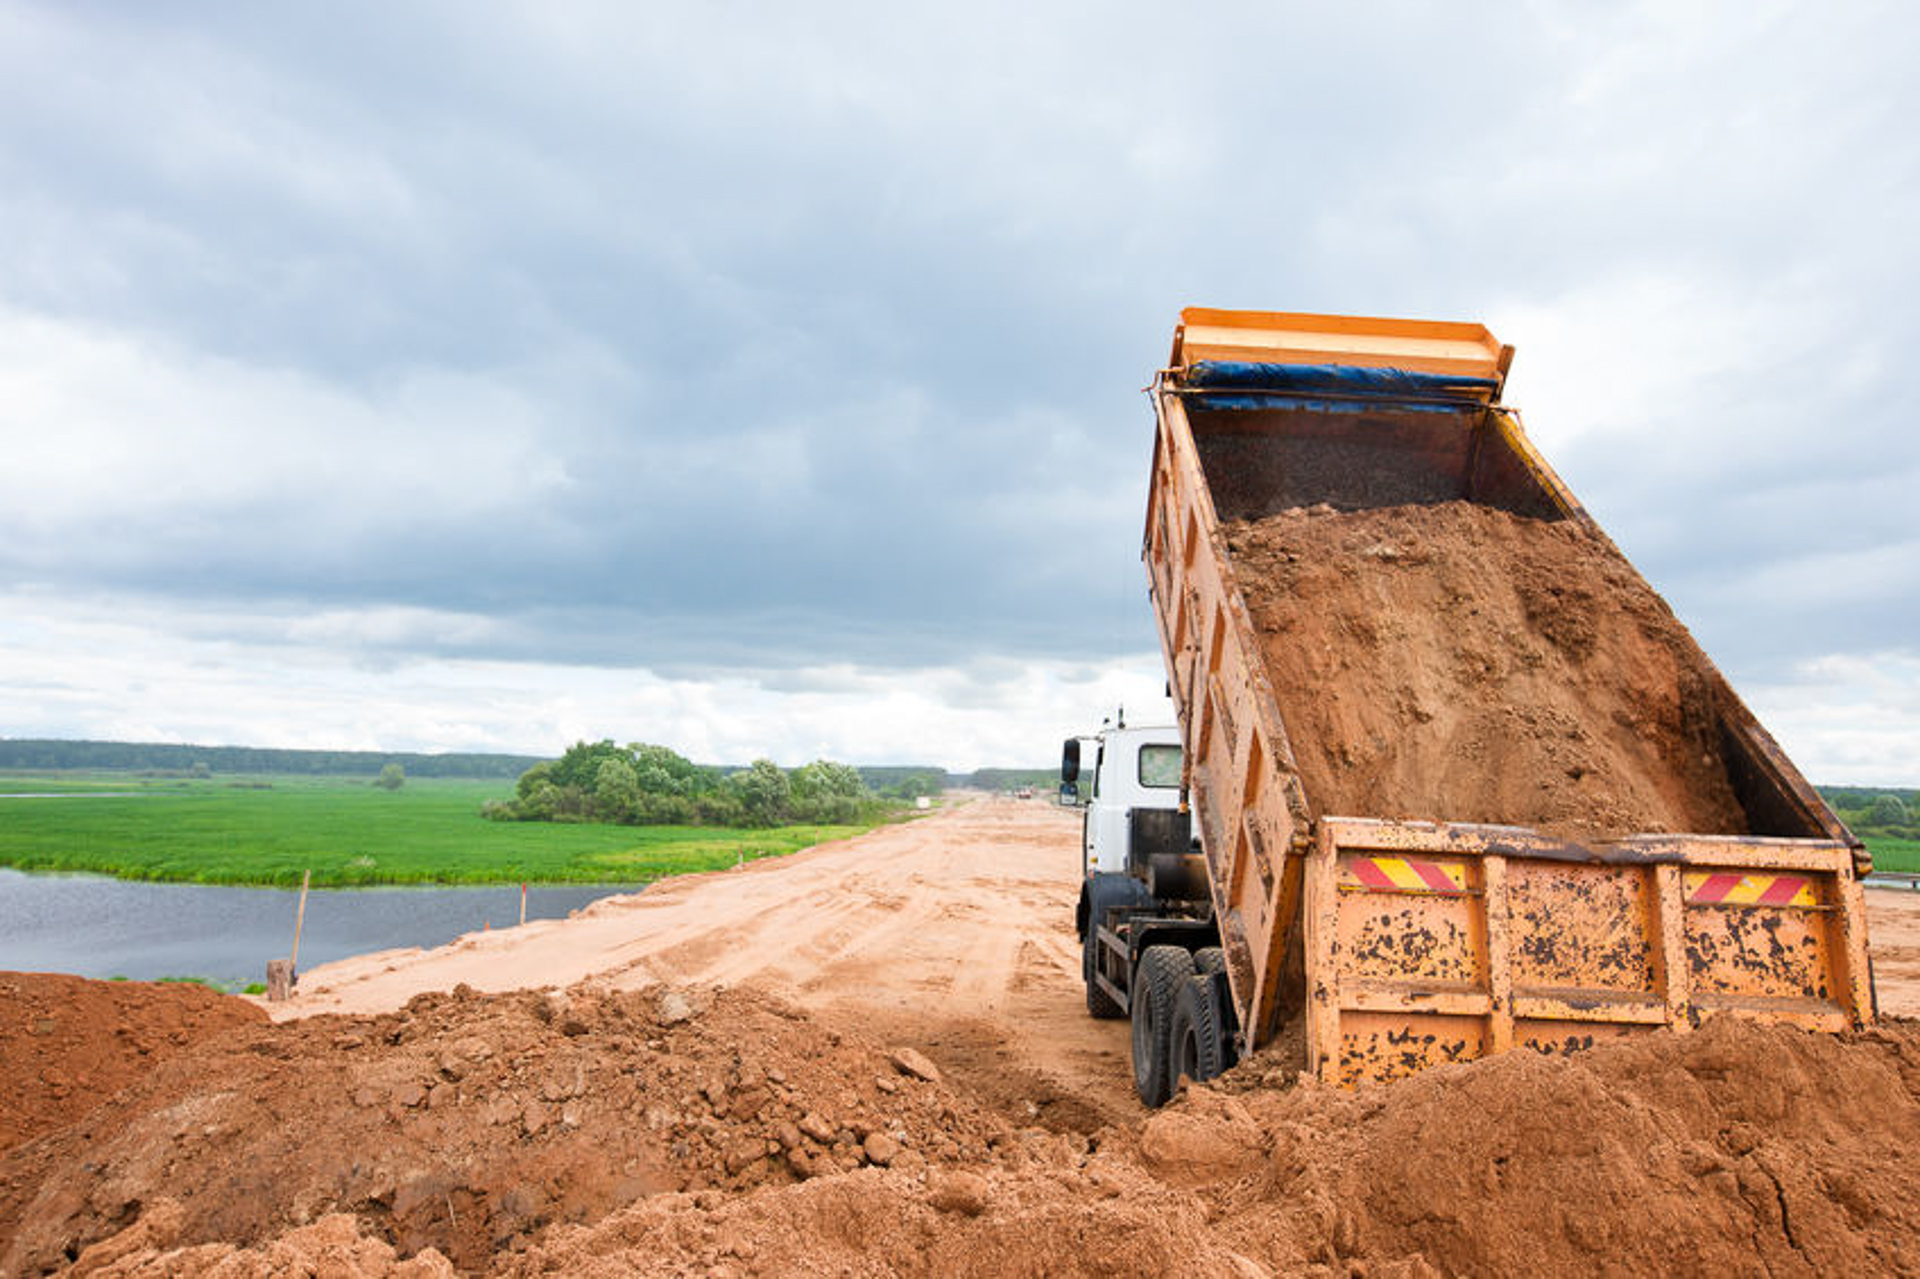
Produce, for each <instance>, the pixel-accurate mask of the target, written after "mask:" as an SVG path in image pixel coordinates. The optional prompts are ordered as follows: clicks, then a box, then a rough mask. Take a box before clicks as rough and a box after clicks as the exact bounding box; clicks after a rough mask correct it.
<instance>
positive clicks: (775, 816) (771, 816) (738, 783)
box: [726, 759, 793, 826]
mask: <svg viewBox="0 0 1920 1279" xmlns="http://www.w3.org/2000/svg"><path fill="white" fill-rule="evenodd" d="M726 790H727V791H728V792H729V793H730V794H731V795H732V796H733V797H734V798H736V799H737V800H738V801H739V804H740V816H741V819H742V821H744V822H745V824H746V825H748V826H778V825H779V824H780V823H781V822H784V821H786V820H787V819H788V818H789V817H790V816H791V815H792V808H793V785H792V783H790V782H789V781H788V780H787V775H786V773H784V772H782V771H781V769H780V766H779V765H778V764H776V763H774V762H773V761H772V760H770V759H756V760H754V761H753V765H752V766H751V767H750V768H746V769H744V770H742V771H740V772H738V773H734V774H733V775H732V776H730V777H728V778H727V780H726Z"/></svg>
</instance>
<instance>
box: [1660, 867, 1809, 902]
mask: <svg viewBox="0 0 1920 1279" xmlns="http://www.w3.org/2000/svg"><path fill="white" fill-rule="evenodd" d="M1686 885H1687V904H1688V905H1689V906H1818V905H1819V904H1820V899H1819V898H1818V897H1817V896H1815V895H1814V891H1813V881H1812V880H1811V879H1808V878H1807V877H1806V876H1805V875H1761V874H1753V875H1740V874H1736V873H1734V872H1733V871H1713V872H1706V871H1690V872H1688V874H1687V876H1686Z"/></svg>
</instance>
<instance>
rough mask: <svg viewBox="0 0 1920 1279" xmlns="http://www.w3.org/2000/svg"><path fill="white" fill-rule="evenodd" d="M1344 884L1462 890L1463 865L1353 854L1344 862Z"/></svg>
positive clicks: (1389, 889) (1416, 890) (1391, 889)
mask: <svg viewBox="0 0 1920 1279" xmlns="http://www.w3.org/2000/svg"><path fill="white" fill-rule="evenodd" d="M1346 870H1347V874H1348V876H1350V878H1348V879H1347V880H1346V882H1345V884H1344V885H1343V886H1344V887H1350V888H1351V887H1360V888H1371V889H1375V890H1379V891H1383V892H1414V893H1455V894H1457V893H1464V892H1466V891H1467V869H1466V867H1465V866H1462V865H1461V864H1460V863H1458V862H1430V861H1419V860H1415V859H1414V858H1411V857H1354V858H1350V859H1349V860H1348V861H1347V863H1346Z"/></svg>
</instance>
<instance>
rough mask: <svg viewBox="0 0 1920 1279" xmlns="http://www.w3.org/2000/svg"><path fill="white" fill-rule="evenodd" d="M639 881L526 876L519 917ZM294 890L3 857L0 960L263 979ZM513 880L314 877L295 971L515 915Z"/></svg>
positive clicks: (28, 968)
mask: <svg viewBox="0 0 1920 1279" xmlns="http://www.w3.org/2000/svg"><path fill="white" fill-rule="evenodd" d="M639 889H640V886H639V885H637V884H627V885H619V884H564V885H552V886H542V885H534V886H533V887H531V888H530V889H529V890H528V892H527V919H528V920H529V921H532V920H535V919H560V918H564V917H565V916H566V914H567V913H568V912H569V911H573V910H578V909H579V908H580V907H582V906H585V905H586V904H587V903H589V902H592V901H597V900H598V899H600V898H602V897H607V896H610V895H612V894H615V893H631V892H638V891H639ZM299 900H300V892H299V890H298V889H286V888H233V887H228V886H224V885H214V884H149V883H141V882H137V881H134V880H124V879H112V878H108V877H106V876H101V875H64V874H37V873H35V874H28V873H24V872H21V871H17V870H8V869H5V868H0V970H12V971H20V972H60V973H78V974H79V975H80V976H82V977H128V978H132V979H134V980H136V981H151V980H153V979H155V978H158V977H206V978H211V979H212V980H215V981H220V982H242V983H244V982H255V981H264V980H265V979H266V972H267V961H268V960H269V959H280V958H285V957H286V956H287V955H288V954H289V953H290V952H291V950H292V949H293V922H294V914H295V911H296V907H297V906H298V903H299ZM519 913H520V888H519V886H518V885H513V884H500V885H487V886H484V887H475V888H316V889H314V890H313V891H312V892H311V893H309V894H308V895H307V917H306V924H305V927H304V929H303V930H302V932H301V937H300V968H301V969H302V971H305V970H307V969H311V968H314V967H316V966H317V965H320V964H324V963H328V962H330V961H332V960H335V959H345V958H346V957H348V956H349V955H361V954H365V953H366V952H368V951H374V950H391V949H393V948H395V947H399V946H421V947H431V946H439V945H443V944H445V943H446V942H450V941H452V940H453V939H454V938H455V937H458V936H459V935H460V934H462V933H467V932H473V931H475V930H477V929H480V928H482V927H485V926H487V925H491V926H493V927H495V928H504V927H510V926H511V925H512V924H513V923H514V922H515V921H516V920H517V919H518V917H519Z"/></svg>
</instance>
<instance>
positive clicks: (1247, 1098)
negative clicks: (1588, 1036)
mask: <svg viewBox="0 0 1920 1279" xmlns="http://www.w3.org/2000/svg"><path fill="white" fill-rule="evenodd" d="M1916 1141H1920V1027H1917V1026H1916V1024H1915V1023H1912V1022H1893V1023H1888V1024H1887V1025H1885V1026H1884V1027H1883V1028H1881V1029H1880V1030H1876V1031H1870V1032H1867V1033H1864V1034H1861V1035H1855V1036H1834V1035H1822V1034H1817V1033H1812V1032H1806V1031H1800V1030H1795V1029H1791V1028H1787V1027H1779V1026H1762V1025H1756V1024H1754V1023H1752V1022H1747V1021H1741V1020H1738V1019H1735V1018H1732V1017H1721V1018H1715V1019H1713V1020H1711V1021H1709V1022H1707V1023H1706V1025H1705V1026H1704V1027H1703V1028H1702V1029H1701V1030H1700V1031H1698V1032H1697V1033H1694V1034H1691V1035H1673V1034H1669V1033H1666V1032H1661V1033H1655V1034H1649V1035H1646V1036H1644V1037H1640V1038H1636V1039H1629V1040H1623V1041H1617V1042H1615V1043H1612V1044H1607V1045H1601V1046H1598V1047H1595V1048H1594V1049H1592V1050H1591V1051H1588V1052H1585V1053H1580V1054H1576V1055H1574V1056H1572V1057H1568V1058H1548V1057H1543V1056H1539V1055H1537V1054H1534V1053H1531V1052H1525V1051H1516V1052H1511V1053H1507V1054H1505V1055H1503V1056H1498V1057H1490V1058H1487V1059H1484V1060H1482V1061H1478V1062H1474V1063H1472V1064H1471V1065H1467V1066H1448V1067H1442V1068H1439V1069H1436V1070H1432V1071H1428V1072H1426V1073H1424V1074H1421V1075H1418V1076H1415V1077H1413V1078H1411V1079H1407V1080H1404V1081H1400V1082H1398V1083H1394V1084H1388V1085H1381V1086H1376V1087H1372V1088H1367V1089H1363V1090H1361V1091H1360V1092H1358V1093H1348V1092H1343V1091H1339V1090H1335V1089H1331V1088H1327V1087H1324V1086H1320V1085H1316V1084H1313V1083H1311V1082H1307V1081H1303V1082H1302V1083H1301V1084H1300V1086H1299V1087H1297V1088H1294V1089H1292V1090H1289V1091H1287V1092H1282V1093H1276V1092H1272V1091H1266V1090H1257V1091H1249V1092H1247V1093H1244V1094H1242V1095H1240V1096H1226V1095H1220V1094H1209V1093H1206V1092H1202V1093H1199V1094H1196V1095H1195V1096H1193V1097H1192V1098H1189V1099H1187V1100H1185V1101H1183V1102H1182V1103H1181V1104H1179V1105H1176V1106H1175V1107H1173V1108H1171V1109H1169V1110H1167V1111H1164V1112H1162V1113H1161V1114H1159V1115H1156V1116H1155V1117H1154V1118H1153V1119H1151V1120H1149V1121H1148V1122H1147V1124H1146V1125H1145V1126H1144V1128H1143V1129H1142V1131H1141V1136H1140V1139H1139V1150H1140V1154H1141V1158H1142V1160H1143V1162H1144V1163H1145V1164H1146V1166H1147V1168H1148V1169H1149V1170H1151V1171H1154V1172H1156V1173H1157V1174H1159V1175H1161V1176H1162V1177H1163V1178H1167V1177H1171V1178H1173V1179H1175V1180H1182V1179H1183V1178H1184V1181H1183V1184H1200V1185H1205V1186H1207V1187H1209V1189H1210V1191H1211V1193H1212V1194H1213V1195H1215V1196H1217V1198H1216V1200H1215V1204H1216V1207H1215V1212H1216V1228H1217V1232H1218V1237H1219V1239H1220V1241H1221V1242H1222V1243H1223V1244H1225V1245H1226V1246H1227V1247H1229V1248H1231V1249H1233V1250H1235V1251H1237V1252H1239V1253H1241V1254H1243V1255H1245V1256H1247V1257H1249V1258H1252V1259H1254V1260H1256V1261H1258V1262H1260V1264H1262V1265H1263V1266H1266V1267H1270V1268H1272V1269H1273V1270H1275V1271H1279V1272H1293V1271H1298V1270H1299V1269H1301V1268H1303V1267H1305V1266H1308V1265H1310V1264H1315V1263H1318V1264H1327V1265H1338V1266H1342V1267H1344V1266H1346V1265H1347V1264H1348V1263H1351V1262H1353V1261H1360V1262H1363V1263H1365V1264H1366V1266H1367V1269H1368V1272H1369V1273H1383V1272H1384V1271H1385V1270H1386V1269H1387V1268H1392V1267H1408V1266H1413V1265H1414V1263H1415V1262H1418V1263H1419V1265H1420V1266H1426V1267H1432V1268H1435V1269H1437V1270H1439V1271H1440V1272H1442V1273H1448V1274H1519V1273H1544V1274H1593V1273H1601V1272H1604V1273H1610V1274H1644V1275H1658V1274H1676V1273H1677V1274H1727V1275H1732V1274H1775V1275H1781V1274H1869V1273H1871V1274H1910V1273H1914V1272H1915V1271H1916V1269H1920V1200H1916V1198H1915V1197H1914V1195H1913V1173H1912V1151H1913V1150H1914V1149H1915V1143H1916ZM1223 1150H1244V1151H1252V1152H1257V1153H1251V1154H1248V1155H1246V1156H1244V1157H1242V1158H1239V1159H1237V1160H1232V1159H1225V1158H1221V1157H1219V1156H1218V1154H1217V1153H1216V1152H1219V1151H1223ZM1196 1151H1198V1152H1200V1153H1201V1154H1204V1155H1205V1156H1206V1157H1204V1158H1197V1157H1195V1152H1196ZM1422 1273H1427V1272H1426V1271H1422Z"/></svg>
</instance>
